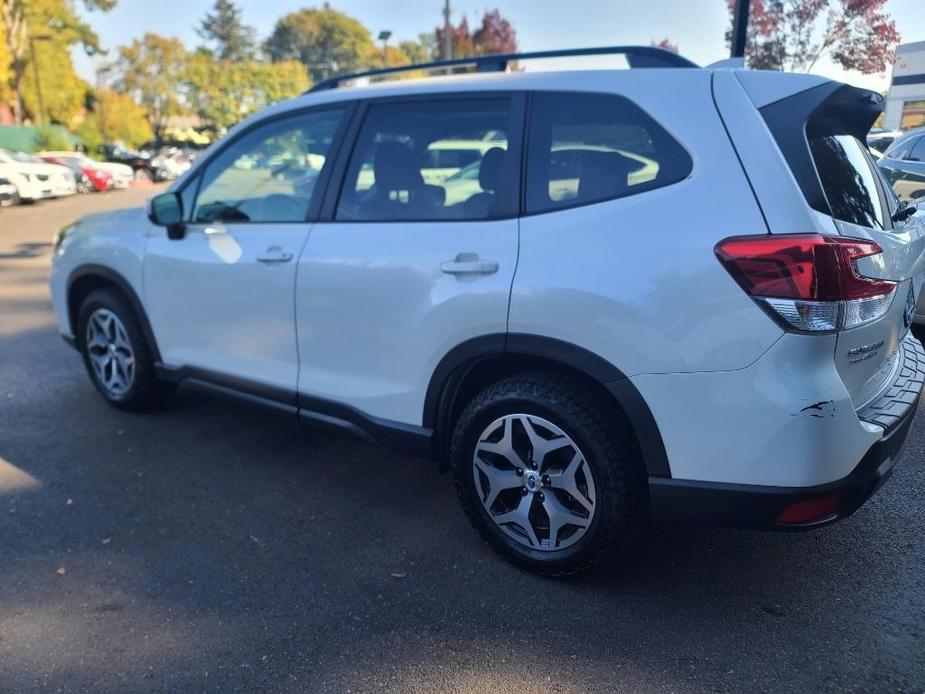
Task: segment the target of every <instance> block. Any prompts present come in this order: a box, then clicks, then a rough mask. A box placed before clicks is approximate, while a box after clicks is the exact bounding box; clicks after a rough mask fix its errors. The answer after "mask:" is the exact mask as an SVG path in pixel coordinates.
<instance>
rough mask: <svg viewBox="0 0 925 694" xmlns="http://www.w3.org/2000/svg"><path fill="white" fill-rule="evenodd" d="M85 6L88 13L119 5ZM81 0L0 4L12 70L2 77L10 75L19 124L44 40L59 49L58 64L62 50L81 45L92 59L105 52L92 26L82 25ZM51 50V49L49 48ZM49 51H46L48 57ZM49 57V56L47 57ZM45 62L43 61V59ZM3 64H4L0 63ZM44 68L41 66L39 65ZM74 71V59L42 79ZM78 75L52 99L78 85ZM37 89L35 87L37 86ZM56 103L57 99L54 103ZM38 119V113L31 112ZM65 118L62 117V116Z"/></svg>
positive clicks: (89, 0) (101, 1) (111, 1)
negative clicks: (33, 59) (35, 57)
mask: <svg viewBox="0 0 925 694" xmlns="http://www.w3.org/2000/svg"><path fill="white" fill-rule="evenodd" d="M80 4H82V5H83V6H84V7H85V8H86V9H88V10H102V11H108V10H111V9H112V8H113V7H115V5H116V0H82V3H80ZM77 6H78V2H77V0H0V19H2V21H0V25H2V28H3V31H4V38H5V43H6V46H5V52H6V53H8V54H9V56H10V57H9V62H8V67H6V68H4V67H3V66H2V64H0V73H3V72H4V71H5V70H6V71H8V72H10V73H11V74H10V77H9V81H8V82H7V84H8V87H7V90H8V91H9V92H10V95H9V98H10V101H11V103H12V106H13V113H14V115H15V117H16V120H17V122H22V120H23V118H24V116H25V113H26V108H25V106H24V104H23V101H24V99H23V89H24V84H23V82H24V80H25V79H26V76H27V75H30V74H31V75H32V79H33V80H34V69H33V66H32V64H31V56H32V50H31V48H32V46H33V45H34V46H36V53H37V54H38V52H39V44H41V43H45V41H44V40H41V39H42V37H50V41H49V43H50V44H52V45H53V46H56V47H57V48H55V49H54V50H52V51H51V52H52V53H54V51H55V50H56V51H58V53H57V56H54V55H53V56H52V57H51V58H49V59H50V60H55V59H56V58H57V57H58V56H62V55H63V53H62V49H61V47H62V46H66V47H67V48H68V49H69V48H70V47H71V46H75V45H80V46H82V47H83V49H84V50H85V51H86V52H87V54H89V55H94V54H96V53H100V52H101V48H100V44H99V38H98V37H97V35H96V34H95V33H94V32H93V29H91V27H90V25H89V24H87V23H86V22H84V21H82V20H81V19H80V17H79V16H78V14H77ZM44 48H46V49H49V48H50V47H48V46H45V47H44ZM48 52H49V50H46V51H44V53H46V54H47V53H48ZM46 57H47V56H46ZM39 60H40V61H41V60H42V58H39ZM0 63H2V61H0ZM39 67H40V68H41V64H40V65H39ZM56 71H70V72H71V73H73V66H72V65H71V63H70V58H69V57H68V58H67V62H66V64H64V65H63V66H62V64H60V63H59V64H57V65H56V66H55V67H54V70H52V71H51V72H48V71H46V72H45V73H41V79H42V81H43V82H44V80H45V77H46V74H47V75H48V76H49V77H51V76H52V72H56ZM76 79H77V78H76V75H72V76H70V77H67V78H62V79H61V80H60V83H59V84H57V85H54V88H52V86H51V85H50V87H49V89H47V90H43V96H44V92H45V91H48V94H49V97H50V98H51V97H52V96H53V94H54V92H55V91H56V89H57V88H64V89H68V88H69V87H73V86H74V85H75V84H76ZM33 85H34V83H33ZM72 96H73V95H72V94H71V95H68V96H67V97H66V98H65V101H68V100H70V102H71V103H74V102H73V100H72V99H71V97H72ZM52 100H53V99H52ZM30 113H32V115H33V116H35V112H34V111H30ZM60 115H61V114H60V113H59V116H60Z"/></svg>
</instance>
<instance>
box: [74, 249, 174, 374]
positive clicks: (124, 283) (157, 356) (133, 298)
mask: <svg viewBox="0 0 925 694" xmlns="http://www.w3.org/2000/svg"><path fill="white" fill-rule="evenodd" d="M87 277H94V278H98V279H100V280H103V281H105V282H106V283H108V284H113V285H115V286H116V287H117V288H118V289H119V291H121V292H122V294H124V295H125V297H126V298H127V299H128V301H129V303H130V304H131V305H132V310H133V311H135V315H136V316H137V317H138V321H139V323H140V324H141V330H142V332H143V333H144V336H145V340H147V342H148V348H149V349H150V350H151V356H152V358H153V359H154V362H155V363H160V361H161V352H160V350H159V349H158V347H157V340H156V339H155V338H154V331H153V330H152V329H151V324H150V323H149V322H148V314H147V313H146V312H145V309H144V306H143V305H142V303H141V300H140V299H139V298H138V294H136V293H135V290H134V289H133V288H132V285H131V284H130V283H129V281H128V280H127V279H125V277H123V276H122V275H120V274H119V273H118V272H116V271H115V270H113V269H112V268H110V267H107V266H105V265H97V264H94V263H87V264H85V265H78V266H77V267H76V268H74V269H73V270H71V273H70V274H69V275H68V277H67V306H68V320H69V322H70V324H71V330H73V331H74V332H75V335H76V331H77V326H76V325H75V321H76V319H77V310H78V308H79V307H76V306H72V305H71V302H72V292H73V289H74V285H75V284H77V283H78V282H79V281H80V280H82V279H85V278H87Z"/></svg>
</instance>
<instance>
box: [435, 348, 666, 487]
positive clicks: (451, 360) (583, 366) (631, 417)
mask: <svg viewBox="0 0 925 694" xmlns="http://www.w3.org/2000/svg"><path fill="white" fill-rule="evenodd" d="M534 371H557V372H563V373H566V374H570V375H572V376H574V377H576V378H578V379H580V380H581V381H583V382H585V383H587V384H588V387H589V388H592V389H594V390H596V391H598V392H599V393H600V394H601V395H602V396H604V397H605V398H606V401H607V402H609V403H611V404H612V405H613V407H614V412H615V413H616V415H617V417H618V418H619V419H620V420H621V422H622V423H624V424H625V425H626V426H627V428H628V430H629V432H630V433H631V434H632V436H633V438H634V439H635V441H636V444H637V446H638V452H639V456H640V458H641V459H642V460H643V461H644V464H645V473H646V474H647V475H649V476H654V477H671V470H670V467H669V464H668V457H667V454H666V452H665V445H664V443H663V441H662V437H661V434H660V432H659V429H658V425H657V423H656V421H655V418H654V417H653V415H652V412H651V410H649V407H648V405H647V404H646V402H645V399H644V398H643V397H642V395H641V393H640V392H639V391H638V389H637V388H636V387H635V386H634V385H633V383H632V382H631V381H630V380H629V379H628V378H627V377H626V376H625V375H624V374H623V373H622V372H621V371H620V370H619V369H618V368H617V367H615V366H614V365H613V364H611V363H610V362H608V361H606V360H605V359H603V358H602V357H600V356H598V355H597V354H595V353H593V352H591V351H589V350H587V349H584V348H583V347H579V346H577V345H573V344H571V343H569V342H565V341H562V340H557V339H555V338H550V337H544V336H539V335H529V334H522V333H511V334H508V335H504V334H495V335H486V336H483V337H479V338H474V339H472V340H467V341H466V342H463V343H461V344H460V345H458V346H457V347H455V348H454V349H452V350H451V351H450V352H449V353H447V355H446V356H445V357H444V358H443V359H442V360H441V361H440V363H439V364H438V365H437V368H436V369H435V370H434V373H433V375H432V377H431V380H430V384H429V386H428V389H427V395H426V397H425V402H424V417H423V423H424V426H425V427H428V428H431V429H433V430H434V454H435V456H436V458H437V460H438V461H439V463H440V466H441V469H444V470H445V469H446V467H447V465H448V460H449V455H448V453H449V444H450V438H451V437H452V430H453V424H454V422H455V421H456V418H457V417H458V416H459V415H460V413H461V412H462V411H463V409H464V408H465V407H466V405H467V404H468V403H469V402H470V401H471V400H472V399H473V398H474V397H475V396H476V395H478V393H479V392H481V391H482V390H483V389H484V388H486V387H488V386H489V385H491V384H492V383H495V382H497V381H500V380H502V379H504V378H507V377H510V376H514V375H516V374H520V373H526V372H534Z"/></svg>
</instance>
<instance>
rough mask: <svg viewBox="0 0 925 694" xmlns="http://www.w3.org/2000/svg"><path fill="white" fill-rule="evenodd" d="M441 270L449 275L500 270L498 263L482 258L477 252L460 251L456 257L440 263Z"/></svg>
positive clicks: (488, 272)
mask: <svg viewBox="0 0 925 694" xmlns="http://www.w3.org/2000/svg"><path fill="white" fill-rule="evenodd" d="M440 272H445V273H446V274H448V275H491V274H493V273H495V272H498V263H496V262H495V261H494V260H482V259H481V258H479V256H478V254H477V253H460V254H459V255H457V256H456V258H455V259H453V260H447V261H445V262H443V263H440Z"/></svg>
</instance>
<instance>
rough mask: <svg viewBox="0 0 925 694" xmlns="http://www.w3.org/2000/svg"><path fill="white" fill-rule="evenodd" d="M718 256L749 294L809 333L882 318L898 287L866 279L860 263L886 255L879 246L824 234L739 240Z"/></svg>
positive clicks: (727, 242)
mask: <svg viewBox="0 0 925 694" xmlns="http://www.w3.org/2000/svg"><path fill="white" fill-rule="evenodd" d="M715 250H716V256H717V257H718V258H719V260H720V262H721V263H722V264H723V267H725V268H726V270H727V271H728V272H729V274H730V275H732V277H733V279H735V281H736V282H738V284H739V286H740V287H742V289H744V290H745V291H746V292H747V293H748V294H750V295H751V296H753V297H754V298H756V299H759V300H761V301H762V302H763V303H764V304H765V305H767V306H769V307H770V308H771V309H773V310H774V311H775V312H776V313H777V315H779V316H780V317H781V318H782V319H783V320H784V321H785V322H786V323H787V324H788V326H790V327H793V328H796V329H798V330H804V331H831V330H837V329H839V328H853V327H857V326H858V325H862V324H864V323H868V322H870V321H872V320H876V319H877V318H880V317H881V316H882V315H883V314H884V313H886V311H887V309H889V306H890V303H892V298H893V291H894V290H895V289H896V282H891V281H889V280H881V279H874V278H870V277H863V276H862V275H861V274H860V273H859V272H858V268H857V260H858V259H859V258H864V257H866V256H872V255H878V254H880V253H882V252H883V249H882V248H880V246H878V245H877V244H876V243H874V242H872V241H866V240H863V239H851V238H844V237H839V236H822V235H820V234H805V235H803V234H799V235H797V234H794V235H777V236H772V235H767V236H739V237H733V238H729V239H726V240H724V241H720V243H718V244H717V245H716V249H715Z"/></svg>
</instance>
